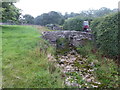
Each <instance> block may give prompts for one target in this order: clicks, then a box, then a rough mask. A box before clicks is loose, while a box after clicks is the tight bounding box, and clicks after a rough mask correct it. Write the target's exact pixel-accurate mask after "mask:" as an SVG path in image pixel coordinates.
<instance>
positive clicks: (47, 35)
mask: <svg viewBox="0 0 120 90" xmlns="http://www.w3.org/2000/svg"><path fill="white" fill-rule="evenodd" d="M42 35H43V38H44V39H46V40H48V41H49V42H50V43H51V44H52V45H56V44H57V40H58V39H60V38H65V39H67V41H69V44H71V45H73V46H79V45H84V43H85V41H86V40H92V34H91V32H82V31H46V32H43V33H42ZM65 42H66V41H65Z"/></svg>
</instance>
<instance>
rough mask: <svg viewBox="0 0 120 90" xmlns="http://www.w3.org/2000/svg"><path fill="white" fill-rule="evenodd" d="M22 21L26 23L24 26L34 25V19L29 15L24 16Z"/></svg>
mask: <svg viewBox="0 0 120 90" xmlns="http://www.w3.org/2000/svg"><path fill="white" fill-rule="evenodd" d="M23 18H24V20H25V21H26V22H25V23H26V24H34V17H33V16H31V15H29V14H25V15H24V16H23Z"/></svg>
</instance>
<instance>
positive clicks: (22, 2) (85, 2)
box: [15, 0, 120, 17]
mask: <svg viewBox="0 0 120 90" xmlns="http://www.w3.org/2000/svg"><path fill="white" fill-rule="evenodd" d="M119 1H120V0H19V2H17V3H16V4H15V6H16V7H18V8H20V9H22V10H23V11H22V13H23V15H24V14H30V15H32V16H34V17H36V16H38V15H40V14H42V13H48V12H49V11H57V12H61V13H62V14H64V13H65V12H68V13H70V12H75V13H79V12H80V11H82V10H88V9H99V8H101V7H107V8H110V9H114V8H118V2H119Z"/></svg>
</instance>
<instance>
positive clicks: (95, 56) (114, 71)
mask: <svg viewBox="0 0 120 90" xmlns="http://www.w3.org/2000/svg"><path fill="white" fill-rule="evenodd" d="M77 50H78V52H79V53H80V54H81V55H82V56H83V57H86V58H87V62H88V64H89V63H90V62H93V63H94V66H93V67H92V68H94V69H95V71H94V72H93V74H94V76H95V77H96V80H97V81H99V82H101V84H100V85H99V88H118V87H119V85H120V81H119V74H118V69H119V67H118V65H117V64H116V63H115V61H114V60H113V59H109V58H106V57H102V56H101V54H102V52H101V51H98V50H95V48H94V46H93V43H92V42H88V43H87V44H86V45H85V46H82V47H78V48H77ZM92 50H95V52H92ZM87 62H86V63H87Z"/></svg>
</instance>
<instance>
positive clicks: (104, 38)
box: [91, 13, 119, 57]
mask: <svg viewBox="0 0 120 90" xmlns="http://www.w3.org/2000/svg"><path fill="white" fill-rule="evenodd" d="M91 29H92V31H93V34H94V36H95V41H96V44H97V47H98V48H99V50H101V51H103V54H104V55H107V56H111V57H114V56H118V53H119V52H118V13H114V14H110V15H107V16H104V17H102V18H97V19H95V20H93V21H92V22H91Z"/></svg>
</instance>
